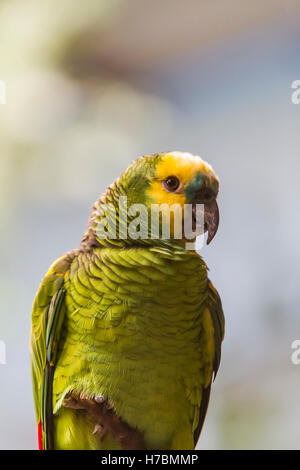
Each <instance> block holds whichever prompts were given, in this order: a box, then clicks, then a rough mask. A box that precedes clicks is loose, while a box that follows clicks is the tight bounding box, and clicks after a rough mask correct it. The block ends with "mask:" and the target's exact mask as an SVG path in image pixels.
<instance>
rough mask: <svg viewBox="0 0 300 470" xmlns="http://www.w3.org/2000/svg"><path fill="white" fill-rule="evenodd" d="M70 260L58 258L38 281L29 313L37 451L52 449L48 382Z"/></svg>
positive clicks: (50, 387) (62, 312)
mask: <svg viewBox="0 0 300 470" xmlns="http://www.w3.org/2000/svg"><path fill="white" fill-rule="evenodd" d="M73 257H74V256H72V253H70V254H67V255H65V256H63V257H61V258H59V259H58V260H57V261H56V262H55V263H54V264H53V265H52V266H51V268H50V269H49V271H48V273H47V274H46V276H45V277H44V279H43V280H42V282H41V284H40V287H39V290H38V292H37V295H36V297H35V300H34V304H33V309H32V326H31V370H32V381H33V392H34V402H35V410H36V415H37V422H38V435H39V448H42V449H51V448H53V418H52V417H53V414H52V381H53V373H54V366H55V360H56V354H57V349H58V343H59V336H60V331H61V327H62V324H63V320H64V313H65V306H64V278H65V274H66V273H67V272H68V269H69V267H70V263H71V261H72V259H73Z"/></svg>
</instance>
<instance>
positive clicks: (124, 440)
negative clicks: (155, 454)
mask: <svg viewBox="0 0 300 470" xmlns="http://www.w3.org/2000/svg"><path fill="white" fill-rule="evenodd" d="M63 405H64V406H65V407H66V408H72V409H74V410H85V411H87V412H88V414H89V415H90V416H91V417H92V418H93V419H94V420H95V421H96V425H95V428H94V431H93V434H96V435H98V436H99V437H100V439H101V440H102V439H103V438H104V436H105V435H106V433H107V432H110V433H111V434H112V436H113V437H114V439H115V440H116V442H118V444H120V446H121V447H122V448H123V449H124V450H143V449H144V450H145V449H146V447H145V443H144V439H143V437H142V435H141V434H140V433H139V431H138V430H137V429H134V428H132V427H130V426H129V425H128V424H127V423H125V422H124V421H122V419H121V418H120V417H119V416H118V415H117V414H116V413H115V411H114V409H113V405H112V404H111V403H110V402H109V401H108V400H106V399H105V398H104V397H103V396H101V395H100V396H97V397H95V398H88V397H86V396H85V395H83V394H82V393H81V394H80V395H76V394H74V393H68V394H67V395H66V397H65V398H64V401H63Z"/></svg>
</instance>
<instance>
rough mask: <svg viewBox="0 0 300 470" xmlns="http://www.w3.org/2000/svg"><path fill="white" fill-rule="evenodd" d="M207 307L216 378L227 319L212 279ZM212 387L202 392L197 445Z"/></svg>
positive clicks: (209, 284) (195, 438) (195, 440)
mask: <svg viewBox="0 0 300 470" xmlns="http://www.w3.org/2000/svg"><path fill="white" fill-rule="evenodd" d="M207 307H208V310H209V312H210V316H211V319H212V323H213V327H214V345H215V354H214V362H213V372H214V377H213V378H214V379H215V378H216V375H217V372H218V369H219V365H220V360H221V345H222V341H223V338H224V329H225V319H224V314H223V308H222V303H221V299H220V296H219V294H218V292H217V291H216V289H215V288H214V286H213V284H212V283H211V281H208V298H207ZM210 388H211V384H209V386H208V387H206V388H205V389H204V390H203V392H202V399H201V405H200V411H199V422H198V426H197V428H196V429H195V432H194V442H195V445H196V444H197V442H198V439H199V436H200V433H201V430H202V427H203V424H204V420H205V416H206V412H207V408H208V404H209V397H210Z"/></svg>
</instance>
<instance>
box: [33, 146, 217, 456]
mask: <svg viewBox="0 0 300 470" xmlns="http://www.w3.org/2000/svg"><path fill="white" fill-rule="evenodd" d="M218 192H219V179H218V177H217V176H216V174H215V172H214V170H213V169H212V167H211V166H210V165H209V164H208V163H206V162H205V161H204V160H203V159H202V158H200V157H199V156H197V155H193V154H190V153H188V152H180V151H171V152H161V153H155V154H152V155H144V156H141V157H139V158H137V159H136V160H134V161H133V162H132V163H131V164H130V165H129V166H128V168H127V169H126V170H125V171H124V172H123V173H122V174H121V175H120V176H119V177H118V178H117V179H116V180H115V181H114V182H113V183H112V184H111V185H110V186H109V187H108V188H107V189H106V190H105V191H104V193H103V194H102V195H101V196H100V197H99V199H98V200H97V201H96V203H95V204H94V205H93V207H92V209H91V213H90V216H89V219H88V224H87V228H86V231H85V233H84V235H83V237H82V239H81V241H80V243H79V246H78V248H76V249H74V250H72V251H69V252H68V253H66V254H64V255H63V256H61V257H60V258H58V259H57V260H56V261H55V262H54V263H53V264H52V266H51V267H50V269H49V271H48V272H47V273H46V275H45V276H44V278H43V279H42V281H41V284H40V286H39V288H38V291H37V294H36V296H35V300H34V303H33V309H32V316H31V337H30V353H31V372H32V383H33V395H34V404H35V411H36V417H37V427H38V446H39V449H41V450H74V449H75V450H76V449H79V450H89V449H91V450H124V449H125V450H129V449H146V450H192V449H194V448H195V447H196V445H197V442H198V439H199V436H200V432H201V429H202V426H203V423H204V420H205V416H206V412H207V408H208V404H209V398H210V390H211V384H212V382H213V380H214V378H215V376H216V374H217V371H218V368H219V364H220V359H221V346H222V341H223V338H224V322H225V321H224V314H223V309H222V303H221V299H220V296H219V294H218V292H217V290H216V289H215V287H214V286H213V284H212V282H211V281H210V280H209V278H208V267H207V265H206V263H205V261H204V260H203V258H202V256H201V255H200V254H199V250H196V248H195V245H192V246H193V247H192V248H191V247H190V245H187V238H186V236H185V235H182V237H181V238H180V237H175V235H174V230H175V228H174V227H175V223H174V224H173V225H174V226H172V224H171V223H170V225H171V228H170V234H169V236H165V237H163V236H160V232H161V230H162V224H163V220H164V219H163V210H162V213H161V214H160V216H159V217H158V224H159V233H158V234H157V233H156V235H155V236H151V235H153V234H152V232H151V230H150V229H149V226H148V228H147V224H146V222H148V221H149V217H150V216H149V214H150V213H151V207H153V206H155V207H163V208H164V210H165V211H166V209H170V208H171V207H172V206H173V205H174V204H175V205H176V207H179V210H181V211H182V213H183V211H184V208H185V206H190V207H192V222H193V227H194V228H195V226H196V225H197V224H196V222H195V207H197V206H198V205H201V207H204V216H203V217H204V225H203V237H204V234H205V233H206V232H207V243H210V242H211V240H212V239H213V238H214V236H215V233H216V232H217V229H218V224H219V210H218V204H217V196H218ZM125 198H126V202H127V207H129V209H128V208H127V209H126V208H125V212H126V210H127V212H126V214H125V215H126V217H124V213H123V212H124V211H123V212H122V210H121V209H122V207H123V206H122V207H121V205H120V200H121V201H125ZM133 206H137V207H138V208H140V211H141V212H142V209H141V207H142V208H145V209H146V211H147V214H148V216H147V217H148V218H147V217H146V219H145V218H144V219H139V221H140V224H138V223H137V219H135V218H134V211H132V210H131V207H133ZM136 213H138V212H136ZM172 214H173V213H172ZM172 214H171V219H172ZM173 219H174V215H173ZM145 220H146V222H145ZM130 224H133V226H135V228H136V229H138V228H139V229H140V234H139V231H138V230H136V232H134V231H133V230H132V226H131V230H129V229H130ZM177 228H178V227H177ZM147 230H148V231H147ZM195 233H196V232H195ZM113 235H114V236H113ZM137 235H140V236H137ZM195 236H196V235H195ZM189 241H190V240H189ZM187 247H188V248H187Z"/></svg>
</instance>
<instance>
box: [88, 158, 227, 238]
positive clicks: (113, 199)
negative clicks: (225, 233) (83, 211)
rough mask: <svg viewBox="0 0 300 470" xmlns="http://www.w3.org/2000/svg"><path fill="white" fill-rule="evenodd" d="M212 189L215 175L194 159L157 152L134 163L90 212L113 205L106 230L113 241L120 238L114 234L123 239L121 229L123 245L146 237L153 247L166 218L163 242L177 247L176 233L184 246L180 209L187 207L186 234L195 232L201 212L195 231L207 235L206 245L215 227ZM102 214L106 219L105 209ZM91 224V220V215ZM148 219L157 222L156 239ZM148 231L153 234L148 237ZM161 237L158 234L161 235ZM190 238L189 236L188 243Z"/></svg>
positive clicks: (215, 187)
mask: <svg viewBox="0 0 300 470" xmlns="http://www.w3.org/2000/svg"><path fill="white" fill-rule="evenodd" d="M218 191H219V180H218V178H217V176H216V174H215V173H214V171H213V169H212V167H211V166H210V165H209V164H208V163H206V162H205V161H203V160H202V159H201V158H200V157H199V156H195V155H192V154H190V153H186V152H178V151H176V152H163V153H157V154H153V155H145V156H143V157H140V158H138V159H137V160H135V161H134V162H133V163H132V164H131V165H130V166H129V167H128V168H127V170H125V171H124V173H122V175H121V176H120V177H119V178H118V179H117V180H116V181H115V182H114V183H113V184H112V185H111V186H110V187H109V188H108V189H107V191H106V192H105V194H104V195H103V196H102V198H100V200H99V202H98V205H97V207H96V208H97V210H98V209H99V208H100V209H101V208H102V206H103V203H105V204H107V203H109V204H112V205H113V208H114V209H115V210H116V212H117V217H116V223H115V224H114V226H113V227H112V228H113V230H111V231H113V232H114V234H115V235H116V236H117V238H122V237H120V234H121V235H122V236H123V237H124V236H125V233H124V227H125V226H126V228H127V234H126V236H127V243H128V240H129V241H130V240H134V242H135V243H137V242H138V240H139V239H140V240H142V241H143V242H145V239H146V238H147V243H151V242H153V243H155V244H157V243H158V241H157V239H158V238H159V239H160V238H163V239H164V240H165V238H166V237H165V234H166V233H167V232H168V230H167V231H166V232H163V230H162V224H163V223H166V220H167V219H166V217H165V215H166V214H168V216H169V227H170V231H169V240H171V242H174V241H175V239H176V240H177V243H178V242H179V243H180V240H178V239H180V233H179V232H180V231H181V233H182V235H181V241H183V242H186V241H187V239H186V238H185V231H184V230H183V228H182V224H183V221H184V220H186V217H185V211H186V209H187V208H189V209H190V220H191V225H192V232H193V234H196V233H197V223H198V216H196V214H197V210H198V209H199V208H202V232H201V233H203V232H208V237H207V243H210V242H211V240H212V239H213V237H214V236H215V234H216V232H217V229H218V224H219V211H218V205H217V202H216V198H217V195H218ZM199 210H200V212H201V209H199ZM157 213H158V214H159V215H158V218H156V216H157ZM105 215H106V216H107V215H108V216H109V217H110V215H109V211H108V212H107V211H106V212H105ZM124 215H125V219H126V220H125V219H124ZM109 217H108V218H109ZM98 220H99V218H98ZM93 221H94V222H95V217H94V218H93ZM153 221H154V222H155V221H156V222H157V221H158V225H159V234H160V235H159V236H157V233H156V232H155V230H153V224H154V225H155V223H154V222H153ZM118 222H119V224H118ZM176 224H177V225H176ZM179 225H180V227H179ZM94 226H95V223H94ZM116 226H117V229H116ZM155 229H157V227H155ZM154 233H156V235H154V236H153V234H154ZM162 233H163V234H164V236H162V237H161V235H162ZM178 233H179V236H178ZM198 234H199V232H198V233H197V235H198ZM195 237H196V235H195V236H194V238H195ZM167 238H168V235H167ZM191 238H192V237H190V236H189V240H191Z"/></svg>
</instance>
